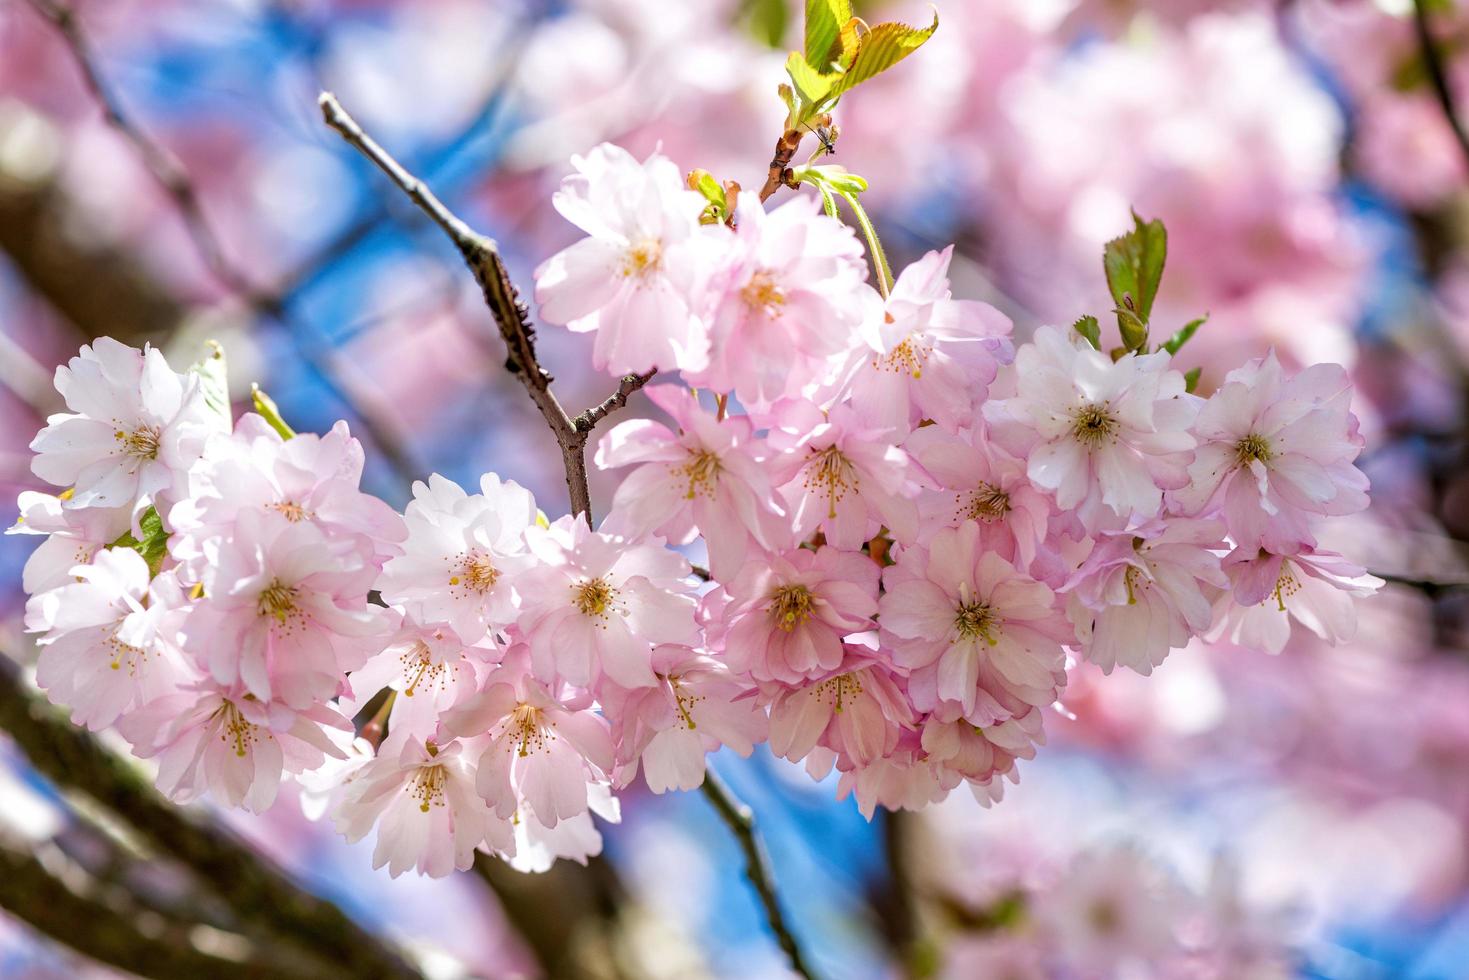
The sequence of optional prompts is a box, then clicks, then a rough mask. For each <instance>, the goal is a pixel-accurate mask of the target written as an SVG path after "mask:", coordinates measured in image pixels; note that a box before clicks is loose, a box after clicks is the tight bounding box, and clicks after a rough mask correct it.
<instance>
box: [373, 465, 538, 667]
mask: <svg viewBox="0 0 1469 980" xmlns="http://www.w3.org/2000/svg"><path fill="white" fill-rule="evenodd" d="M404 520H405V521H406V522H407V525H408V538H407V540H406V541H405V542H404V544H403V554H401V555H399V556H397V557H395V558H392V559H391V560H389V561H388V562H387V564H386V565H384V566H383V570H382V576H381V577H380V578H379V579H378V581H377V587H378V589H379V590H380V591H381V592H382V596H383V599H384V600H385V601H386V602H388V603H390V604H392V605H401V606H402V607H403V608H404V609H405V610H406V611H407V612H408V613H409V614H410V615H412V616H413V618H414V619H415V620H416V621H418V622H420V623H425V624H435V623H443V624H446V625H448V626H449V627H450V628H451V629H452V630H453V631H454V632H455V633H457V634H458V635H459V637H460V638H461V639H463V640H465V641H466V642H468V643H478V642H479V641H480V640H481V639H483V638H484V636H485V634H486V633H487V632H489V633H493V632H494V631H496V630H499V629H503V628H504V627H506V626H509V625H510V624H511V623H513V622H515V618H516V615H517V606H516V601H515V593H514V580H515V577H516V575H517V574H519V573H520V572H522V571H524V570H525V569H526V568H528V567H530V565H531V559H530V556H529V555H528V554H527V553H526V546H525V537H524V535H525V531H526V528H528V527H530V526H531V525H533V524H534V523H535V521H536V502H535V499H534V498H533V497H532V496H531V494H530V491H528V490H526V489H524V488H523V487H521V486H520V485H519V484H518V483H516V482H515V481H513V480H504V481H502V480H501V479H500V478H499V477H498V476H496V475H495V474H493V473H487V474H485V475H484V477H483V478H481V480H480V492H479V493H475V494H469V493H465V492H464V490H463V489H462V488H461V487H460V486H459V485H458V484H457V483H455V482H454V481H453V480H449V479H446V478H445V477H442V476H439V475H438V474H437V473H435V474H434V475H433V476H431V477H429V480H428V482H427V483H423V482H418V483H415V484H413V500H412V501H410V502H409V504H408V507H407V510H406V511H405V512H404Z"/></svg>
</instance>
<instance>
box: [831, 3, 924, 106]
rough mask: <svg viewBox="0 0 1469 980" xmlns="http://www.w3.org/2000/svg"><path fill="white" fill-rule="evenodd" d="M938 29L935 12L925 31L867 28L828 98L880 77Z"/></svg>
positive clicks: (896, 26)
mask: <svg viewBox="0 0 1469 980" xmlns="http://www.w3.org/2000/svg"><path fill="white" fill-rule="evenodd" d="M938 28H939V15H938V11H934V15H933V23H932V24H931V25H929V26H928V27H925V28H917V27H909V26H908V25H907V24H894V23H888V24H878V25H876V26H875V27H873V28H871V29H870V30H869V31H868V32H867V33H866V34H863V35H862V36H861V39H860V41H858V44H857V53H856V55H855V56H854V57H853V58H852V64H851V66H850V67H849V68H847V70H846V71H845V72H843V73H842V75H841V77H840V78H838V79H837V81H836V84H835V85H834V86H833V87H832V91H831V94H832V95H833V96H838V95H841V94H842V93H843V92H847V91H850V90H851V89H853V88H856V87H857V86H858V85H861V84H862V83H863V82H865V81H867V80H868V79H871V78H876V77H877V76H878V75H881V74H882V73H883V72H885V71H887V70H888V69H889V68H891V67H893V66H894V65H896V64H897V63H898V62H900V61H902V60H903V59H904V58H906V57H908V56H909V55H910V54H912V53H913V52H914V51H917V50H918V48H919V47H921V46H922V45H923V43H924V42H925V41H927V40H928V39H929V38H930V37H932V36H933V32H934V31H936V30H938Z"/></svg>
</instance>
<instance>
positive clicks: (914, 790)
mask: <svg viewBox="0 0 1469 980" xmlns="http://www.w3.org/2000/svg"><path fill="white" fill-rule="evenodd" d="M948 795H949V791H948V790H947V789H945V788H944V787H943V786H942V785H940V783H939V780H938V772H937V770H936V769H935V767H934V766H933V765H932V764H931V763H930V762H928V761H927V759H926V758H924V753H923V750H922V748H921V747H920V746H919V744H918V736H917V734H915V733H912V732H908V733H905V735H904V736H903V737H902V738H901V739H900V742H899V746H898V748H896V749H894V750H893V751H892V752H891V753H890V754H888V755H885V756H881V757H879V758H876V759H873V760H872V762H871V763H869V764H867V765H865V766H857V767H855V768H852V769H848V770H845V771H843V772H842V774H841V777H840V779H838V780H837V799H838V800H845V799H846V798H847V797H848V796H851V797H853V798H855V799H856V801H857V810H858V811H859V812H860V813H861V814H862V815H863V816H864V817H866V818H867V819H868V820H871V819H872V815H873V814H874V813H875V812H876V811H877V808H878V807H882V808H883V809H885V810H921V809H923V808H924V807H926V806H928V805H929V804H930V803H937V802H938V801H939V800H942V799H943V798H944V797H945V796H948Z"/></svg>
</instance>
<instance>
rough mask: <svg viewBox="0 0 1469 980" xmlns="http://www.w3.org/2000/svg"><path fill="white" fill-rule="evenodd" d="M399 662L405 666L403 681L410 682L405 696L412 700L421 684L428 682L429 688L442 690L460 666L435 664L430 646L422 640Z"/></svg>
mask: <svg viewBox="0 0 1469 980" xmlns="http://www.w3.org/2000/svg"><path fill="white" fill-rule="evenodd" d="M398 660H399V662H400V663H401V664H402V665H403V679H404V680H405V681H407V682H408V686H407V687H405V688H403V694H404V695H406V696H407V697H410V698H411V697H413V693H414V691H416V690H417V689H418V685H419V684H420V683H424V682H427V684H428V686H429V687H434V686H435V685H437V686H439V687H441V688H442V687H444V686H446V685H447V683H448V680H449V678H450V677H452V676H454V674H455V673H456V672H457V671H458V670H459V665H458V664H453V663H441V664H436V663H434V661H433V655H432V652H431V651H430V650H429V648H428V644H427V643H424V642H423V641H422V640H419V641H418V642H416V643H414V644H413V646H412V647H411V648H410V649H409V650H408V651H407V652H406V653H404V654H403V655H402V656H401V657H399V658H398Z"/></svg>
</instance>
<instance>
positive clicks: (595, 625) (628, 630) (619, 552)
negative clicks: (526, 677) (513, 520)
mask: <svg viewBox="0 0 1469 980" xmlns="http://www.w3.org/2000/svg"><path fill="white" fill-rule="evenodd" d="M526 538H527V541H528V542H529V544H530V547H531V550H532V552H533V553H534V554H535V556H536V558H537V559H538V560H539V561H540V563H541V564H539V565H538V566H537V567H535V568H533V569H531V570H530V571H528V572H526V573H525V577H524V580H523V583H522V586H521V588H522V592H523V603H524V607H523V609H522V612H521V617H520V621H519V627H520V630H521V632H522V634H523V636H524V638H525V641H526V644H527V645H528V646H529V648H530V655H531V663H532V664H533V665H534V670H535V674H536V676H537V677H539V678H541V679H542V680H543V681H545V682H547V683H549V682H551V681H553V680H556V679H560V680H563V681H566V682H567V683H570V684H576V685H579V686H587V685H590V684H594V683H595V682H596V681H597V680H598V679H599V678H600V677H601V676H602V675H603V674H606V676H607V677H608V678H609V679H611V680H612V681H613V682H614V683H616V684H618V685H620V686H622V687H651V686H653V684H654V683H656V678H655V677H654V676H653V670H652V667H651V657H652V648H653V645H654V644H657V643H682V644H685V645H690V644H693V643H695V642H697V639H698V636H697V632H698V631H697V628H696V627H695V624H694V599H693V597H692V595H691V594H690V591H691V590H690V586H689V585H688V583H687V582H685V581H684V580H685V579H686V578H687V577H688V575H689V563H688V562H687V561H686V560H685V559H684V558H683V556H682V555H680V554H678V552H676V551H670V550H669V549H668V548H665V547H664V546H663V543H662V541H661V540H660V539H658V538H650V539H647V540H645V541H630V540H628V539H626V538H622V537H619V536H617V535H613V534H604V533H601V532H598V531H593V530H591V529H590V528H588V527H587V526H586V524H585V523H584V522H583V521H582V520H581V519H580V518H577V517H572V516H570V515H568V516H566V517H563V518H561V519H560V520H558V521H556V522H555V523H553V524H552V525H551V526H550V527H549V528H540V527H534V528H531V529H530V530H529V531H528V532H527V534H526Z"/></svg>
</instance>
